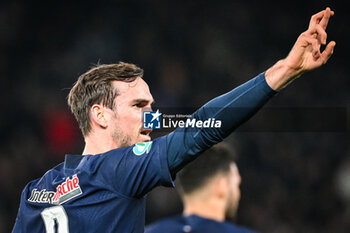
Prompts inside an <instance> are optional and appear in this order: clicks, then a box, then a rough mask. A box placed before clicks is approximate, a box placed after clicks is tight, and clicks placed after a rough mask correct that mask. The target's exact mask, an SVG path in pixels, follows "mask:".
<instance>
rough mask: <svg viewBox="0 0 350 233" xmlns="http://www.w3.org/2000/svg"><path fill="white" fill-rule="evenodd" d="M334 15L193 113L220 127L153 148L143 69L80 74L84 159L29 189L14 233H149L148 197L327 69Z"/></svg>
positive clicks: (320, 17)
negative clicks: (287, 91)
mask: <svg viewBox="0 0 350 233" xmlns="http://www.w3.org/2000/svg"><path fill="white" fill-rule="evenodd" d="M333 14H334V12H333V11H331V10H330V9H329V8H327V9H326V10H323V11H321V12H319V13H317V14H316V15H314V16H313V17H312V18H311V21H310V24H309V28H308V30H307V31H305V32H304V33H302V34H301V35H300V36H299V37H298V39H297V41H296V43H295V45H294V47H293V48H292V50H291V51H290V53H289V54H288V56H287V57H286V58H285V59H282V60H280V61H278V62H277V63H276V64H275V65H273V66H272V67H271V68H269V69H268V70H267V71H266V72H263V73H261V74H260V75H258V76H257V77H255V78H253V79H251V80H250V81H248V82H246V83H244V84H242V85H241V86H239V87H237V88H235V89H233V90H232V91H230V92H228V93H226V94H224V95H222V96H219V97H217V98H215V99H213V100H211V101H209V102H208V103H207V104H205V105H204V106H203V107H202V108H200V109H198V110H197V111H196V112H195V113H193V115H192V119H195V120H196V121H205V120H208V119H210V118H215V119H216V120H219V121H221V127H220V128H203V127H199V126H197V127H195V128H177V129H176V130H175V131H173V132H172V133H170V134H168V135H166V136H163V137H160V138H157V139H155V140H154V141H151V137H150V135H149V134H150V132H151V130H149V129H143V124H142V112H143V111H144V110H149V109H150V108H151V104H152V103H153V101H154V100H153V97H152V95H151V93H150V91H149V88H148V85H147V83H146V82H145V81H144V80H143V79H142V76H143V70H142V69H140V68H139V67H137V66H135V65H133V64H127V63H119V64H111V65H100V66H97V67H95V68H92V69H91V70H89V71H88V72H86V73H85V74H83V75H81V76H80V77H79V78H78V81H77V82H76V83H75V85H74V87H73V88H72V89H71V91H70V93H69V96H68V104H69V106H70V107H71V110H72V112H73V114H74V115H75V117H76V119H77V121H78V123H79V126H80V129H81V130H82V133H83V136H84V139H85V148H84V151H83V153H82V155H83V156H82V155H66V158H65V161H64V162H63V163H61V164H59V165H58V166H56V167H55V168H53V169H51V170H49V171H48V172H46V173H45V175H44V176H42V177H41V178H39V179H37V180H34V181H32V182H30V183H29V184H28V185H27V186H26V187H25V189H24V191H23V193H22V196H21V202H20V207H19V211H18V215H17V218H16V223H15V226H14V229H13V232H15V233H17V232H48V233H53V232H58V233H66V232H136V233H141V232H144V225H145V194H146V193H148V192H149V191H150V190H152V189H153V188H154V187H156V186H159V185H164V186H173V179H174V177H175V176H176V173H177V172H178V171H179V170H181V169H182V168H183V167H184V166H185V165H186V164H187V163H189V162H190V161H192V160H193V159H195V158H196V156H197V155H199V154H200V153H201V152H203V151H205V150H207V149H209V148H210V147H211V146H213V145H214V144H216V143H218V142H221V141H222V140H223V139H224V138H225V137H226V136H228V135H229V134H230V133H231V132H233V131H234V130H235V129H236V128H237V127H238V126H239V125H241V124H242V123H243V122H245V121H246V120H248V119H249V118H250V117H251V116H253V115H254V114H255V113H256V112H257V111H258V110H259V109H260V108H261V107H262V106H263V105H264V104H265V103H266V102H267V101H268V100H269V99H270V98H272V97H273V96H274V95H275V94H276V91H277V90H280V89H282V88H284V87H285V86H286V85H288V84H289V83H290V82H291V81H293V80H294V79H295V78H297V77H299V76H300V75H301V74H302V73H304V72H306V71H309V70H313V69H315V68H318V67H320V66H321V65H323V64H325V63H326V62H327V60H328V59H329V58H330V56H331V55H332V53H333V49H334V46H335V42H333V41H332V42H330V43H328V45H327V46H326V48H325V49H324V51H323V52H321V51H320V46H321V44H323V45H325V44H326V38H327V34H326V32H325V29H326V27H327V24H328V21H329V18H330V17H331V16H332V15H333ZM233 65H234V64H233ZM155 117H156V116H155Z"/></svg>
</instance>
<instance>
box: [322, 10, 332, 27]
mask: <svg viewBox="0 0 350 233" xmlns="http://www.w3.org/2000/svg"><path fill="white" fill-rule="evenodd" d="M333 15H334V11H331V9H330V8H329V7H327V8H326V10H325V13H324V15H323V17H322V19H321V21H320V23H319V24H320V25H321V27H322V28H323V29H326V28H327V25H328V22H329V18H330V17H331V16H333Z"/></svg>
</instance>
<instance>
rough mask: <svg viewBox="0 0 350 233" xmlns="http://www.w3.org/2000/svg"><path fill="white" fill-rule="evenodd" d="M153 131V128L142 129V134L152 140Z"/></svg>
mask: <svg viewBox="0 0 350 233" xmlns="http://www.w3.org/2000/svg"><path fill="white" fill-rule="evenodd" d="M151 132H152V130H151V129H141V132H140V134H141V135H143V136H145V137H147V140H146V141H151V137H150V133H151Z"/></svg>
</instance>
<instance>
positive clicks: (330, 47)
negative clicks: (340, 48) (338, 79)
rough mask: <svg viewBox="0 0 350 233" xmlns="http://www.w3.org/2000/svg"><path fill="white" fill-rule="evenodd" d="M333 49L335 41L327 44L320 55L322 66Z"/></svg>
mask: <svg viewBox="0 0 350 233" xmlns="http://www.w3.org/2000/svg"><path fill="white" fill-rule="evenodd" d="M334 47H335V41H331V42H329V44H328V45H327V47H326V48H325V50H324V51H323V52H322V53H321V59H322V62H323V64H325V63H326V62H327V61H328V59H329V58H330V57H331V56H332V54H333V52H334Z"/></svg>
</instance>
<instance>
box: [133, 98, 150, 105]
mask: <svg viewBox="0 0 350 233" xmlns="http://www.w3.org/2000/svg"><path fill="white" fill-rule="evenodd" d="M132 102H134V103H142V102H146V103H148V102H150V101H149V100H147V99H135V100H133V101H132ZM154 103H155V100H152V102H151V105H153V104H154Z"/></svg>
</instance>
